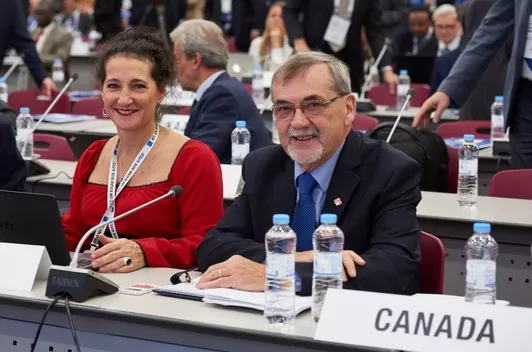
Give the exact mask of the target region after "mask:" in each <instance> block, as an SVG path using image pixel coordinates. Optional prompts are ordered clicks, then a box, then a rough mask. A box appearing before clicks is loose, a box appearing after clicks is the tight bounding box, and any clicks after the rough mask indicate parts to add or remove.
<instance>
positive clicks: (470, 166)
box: [458, 159, 478, 176]
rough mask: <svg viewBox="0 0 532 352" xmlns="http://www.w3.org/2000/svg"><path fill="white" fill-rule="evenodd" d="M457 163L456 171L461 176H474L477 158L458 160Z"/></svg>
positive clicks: (476, 171) (476, 168) (476, 169)
mask: <svg viewBox="0 0 532 352" xmlns="http://www.w3.org/2000/svg"><path fill="white" fill-rule="evenodd" d="M458 165H459V166H458V173H459V174H460V175H461V176H476V175H477V173H478V159H474V160H460V162H459V163H458Z"/></svg>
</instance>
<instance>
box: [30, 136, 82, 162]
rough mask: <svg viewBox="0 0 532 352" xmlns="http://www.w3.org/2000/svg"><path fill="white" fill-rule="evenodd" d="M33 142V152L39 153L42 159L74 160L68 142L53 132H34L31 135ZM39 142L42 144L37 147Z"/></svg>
mask: <svg viewBox="0 0 532 352" xmlns="http://www.w3.org/2000/svg"><path fill="white" fill-rule="evenodd" d="M33 143H34V144H35V146H36V147H35V149H34V150H35V153H36V154H39V155H40V156H41V157H42V158H44V159H52V160H63V161H76V157H75V156H74V152H72V148H70V145H69V144H68V141H67V140H66V138H65V137H62V136H57V135H54V134H46V133H35V134H34V135H33ZM39 144H44V145H45V146H44V147H42V148H37V146H38V145H39Z"/></svg>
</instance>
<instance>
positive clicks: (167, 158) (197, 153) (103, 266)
mask: <svg viewBox="0 0 532 352" xmlns="http://www.w3.org/2000/svg"><path fill="white" fill-rule="evenodd" d="M97 78H98V79H99V81H100V82H101V84H102V100H103V104H104V110H103V112H102V113H103V114H104V116H105V117H108V118H110V119H111V120H112V121H113V123H114V124H115V126H116V129H117V131H118V135H117V136H115V137H113V138H111V139H108V140H100V141H97V142H94V143H93V144H92V145H91V146H90V147H89V148H88V149H87V150H86V151H85V153H83V156H82V157H81V159H80V160H79V162H78V165H77V168H76V172H75V175H74V180H73V185H72V191H71V194H70V209H69V211H68V212H67V213H65V215H64V216H63V218H62V221H63V227H64V230H65V234H66V237H67V242H68V246H69V249H70V250H73V249H74V248H75V246H76V245H77V243H78V241H79V240H80V238H81V237H82V236H83V234H84V233H85V232H86V231H87V230H88V229H90V228H91V227H93V226H95V225H97V224H98V223H100V222H102V221H103V219H104V218H112V217H113V209H114V207H115V206H116V210H115V211H114V215H115V216H116V215H120V214H122V213H124V212H126V211H128V210H130V209H132V208H135V207H137V206H139V205H141V204H144V203H146V202H148V201H150V200H153V199H155V198H157V197H159V196H162V195H163V194H165V193H167V192H168V190H169V188H170V187H172V186H173V185H181V186H182V187H183V192H182V194H181V196H180V197H179V198H166V199H164V200H162V201H160V202H158V203H155V204H153V205H151V206H149V207H148V208H145V209H142V210H140V211H138V212H137V213H135V214H133V215H131V216H129V217H127V218H124V219H122V220H119V221H117V222H116V224H115V225H114V226H108V227H107V230H106V233H107V234H109V235H111V237H112V238H111V237H106V236H105V235H104V233H103V232H104V231H101V232H99V233H98V234H97V235H98V237H97V239H98V240H99V242H100V243H101V244H102V245H103V246H101V247H100V248H99V249H97V250H96V251H94V253H93V254H92V259H93V260H94V261H93V264H92V266H93V267H94V268H98V269H99V270H100V272H130V271H134V270H137V269H140V268H142V267H144V266H151V267H174V268H181V269H185V268H191V267H193V266H195V265H196V248H197V246H198V245H199V243H200V242H201V240H202V239H203V237H204V236H205V233H206V232H207V231H208V230H209V229H210V228H212V227H213V226H214V225H215V224H216V223H217V222H218V220H219V219H220V217H221V216H222V214H223V200H222V197H223V190H222V175H221V169H220V164H219V162H218V160H217V159H216V156H215V155H214V153H213V152H212V151H211V150H210V149H209V147H207V146H206V145H205V144H203V143H202V142H199V141H194V140H190V139H189V138H187V137H184V136H182V135H179V134H177V133H174V132H172V131H170V130H168V129H166V128H163V127H160V126H159V124H158V122H159V120H160V118H161V115H160V112H159V108H158V105H159V104H160V103H161V101H162V100H163V98H164V96H165V93H166V87H167V85H168V84H171V83H173V80H174V63H173V57H172V54H171V52H170V50H168V49H166V47H165V45H164V43H163V41H162V39H161V38H160V36H159V34H157V33H152V32H146V31H145V30H142V29H133V30H130V31H127V32H124V33H120V34H119V35H117V36H116V37H115V38H114V39H113V40H112V41H111V42H109V44H108V45H107V46H106V47H105V50H104V51H103V52H102V53H101V55H100V57H99V61H98V66H97ZM115 186H116V187H115ZM111 205H112V206H111ZM116 237H118V238H119V239H116ZM88 242H89V241H88ZM87 245H88V243H86V244H85V246H84V248H87Z"/></svg>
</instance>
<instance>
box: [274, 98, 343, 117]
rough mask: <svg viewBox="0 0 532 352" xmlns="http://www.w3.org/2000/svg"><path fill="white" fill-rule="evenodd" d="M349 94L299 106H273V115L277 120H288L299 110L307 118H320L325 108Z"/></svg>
mask: <svg viewBox="0 0 532 352" xmlns="http://www.w3.org/2000/svg"><path fill="white" fill-rule="evenodd" d="M348 94H351V93H344V94H340V95H337V96H335V97H334V98H332V99H329V100H325V101H319V100H308V101H303V102H302V103H300V104H299V105H294V104H291V103H278V104H274V105H273V115H274V116H275V118H276V119H278V120H289V119H291V118H293V117H294V115H295V113H296V109H297V108H299V109H301V112H302V113H303V114H305V116H307V117H311V118H312V117H320V116H321V115H322V114H323V113H324V112H325V109H326V108H327V106H328V105H329V104H331V103H333V102H334V101H335V100H337V99H339V98H342V97H345V96H346V95H348Z"/></svg>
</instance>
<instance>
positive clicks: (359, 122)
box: [351, 114, 379, 131]
mask: <svg viewBox="0 0 532 352" xmlns="http://www.w3.org/2000/svg"><path fill="white" fill-rule="evenodd" d="M378 125H379V120H377V119H376V118H374V117H371V116H366V115H359V114H357V115H356V116H355V120H354V121H353V125H352V127H351V128H352V129H353V130H355V131H370V130H372V129H374V128H375V127H377V126H378Z"/></svg>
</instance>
